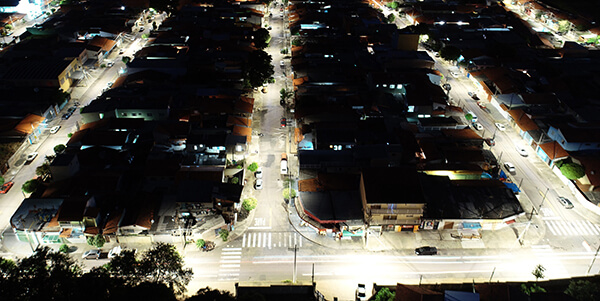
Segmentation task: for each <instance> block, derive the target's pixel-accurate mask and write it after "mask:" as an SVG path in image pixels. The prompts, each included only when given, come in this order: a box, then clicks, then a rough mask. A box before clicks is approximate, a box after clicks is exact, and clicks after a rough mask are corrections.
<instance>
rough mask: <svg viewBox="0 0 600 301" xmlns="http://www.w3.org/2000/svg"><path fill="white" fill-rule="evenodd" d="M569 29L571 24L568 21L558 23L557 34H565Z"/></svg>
mask: <svg viewBox="0 0 600 301" xmlns="http://www.w3.org/2000/svg"><path fill="white" fill-rule="evenodd" d="M570 28H571V23H569V21H568V20H560V21H558V32H560V33H566V32H567V31H569V29H570Z"/></svg>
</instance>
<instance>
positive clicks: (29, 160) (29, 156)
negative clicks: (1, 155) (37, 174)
mask: <svg viewBox="0 0 600 301" xmlns="http://www.w3.org/2000/svg"><path fill="white" fill-rule="evenodd" d="M37 156H38V153H37V152H33V153H30V154H29V155H27V159H26V161H27V162H32V161H33V160H35V158H36V157H37Z"/></svg>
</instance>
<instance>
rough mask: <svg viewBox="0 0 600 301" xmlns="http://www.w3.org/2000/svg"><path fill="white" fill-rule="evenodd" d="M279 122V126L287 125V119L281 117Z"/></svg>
mask: <svg viewBox="0 0 600 301" xmlns="http://www.w3.org/2000/svg"><path fill="white" fill-rule="evenodd" d="M280 124H281V127H282V128H284V127H285V126H286V125H287V120H286V119H285V118H281V120H280Z"/></svg>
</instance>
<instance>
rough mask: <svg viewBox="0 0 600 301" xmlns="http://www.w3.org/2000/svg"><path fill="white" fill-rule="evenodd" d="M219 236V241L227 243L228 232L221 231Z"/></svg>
mask: <svg viewBox="0 0 600 301" xmlns="http://www.w3.org/2000/svg"><path fill="white" fill-rule="evenodd" d="M219 236H220V237H221V239H223V241H227V238H229V231H227V230H226V229H221V231H219Z"/></svg>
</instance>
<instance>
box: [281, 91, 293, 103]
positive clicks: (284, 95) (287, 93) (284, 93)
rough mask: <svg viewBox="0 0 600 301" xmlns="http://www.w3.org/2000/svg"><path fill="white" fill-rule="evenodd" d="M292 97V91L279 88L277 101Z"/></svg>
mask: <svg viewBox="0 0 600 301" xmlns="http://www.w3.org/2000/svg"><path fill="white" fill-rule="evenodd" d="M292 97H294V91H292V90H287V89H285V88H281V90H279V101H282V102H286V101H287V100H288V99H290V98H292Z"/></svg>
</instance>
